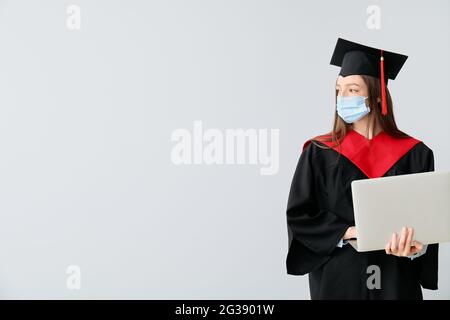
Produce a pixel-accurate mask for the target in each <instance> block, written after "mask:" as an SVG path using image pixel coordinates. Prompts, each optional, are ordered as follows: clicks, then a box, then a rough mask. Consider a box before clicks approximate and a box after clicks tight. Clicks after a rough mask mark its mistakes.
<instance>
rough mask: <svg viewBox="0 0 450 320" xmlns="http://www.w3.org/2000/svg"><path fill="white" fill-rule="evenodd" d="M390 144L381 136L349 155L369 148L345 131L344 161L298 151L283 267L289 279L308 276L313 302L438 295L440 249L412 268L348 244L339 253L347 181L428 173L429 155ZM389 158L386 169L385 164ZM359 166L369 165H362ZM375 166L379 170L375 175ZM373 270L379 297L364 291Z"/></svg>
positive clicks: (349, 216) (324, 152)
mask: <svg viewBox="0 0 450 320" xmlns="http://www.w3.org/2000/svg"><path fill="white" fill-rule="evenodd" d="M347 137H348V138H347ZM389 137H390V136H388V135H387V134H385V133H384V132H382V133H381V134H378V135H376V136H375V137H374V138H373V139H372V140H371V141H370V143H372V144H373V146H374V147H373V148H372V147H371V146H369V147H367V149H366V151H364V150H363V152H359V153H358V152H356V153H352V150H350V151H349V149H353V151H354V150H357V151H358V150H362V149H363V148H362V149H361V148H360V145H361V144H367V143H368V142H369V140H368V139H366V138H365V137H364V136H362V135H360V134H359V133H356V131H354V130H351V131H350V132H349V134H347V135H346V137H345V138H344V142H345V141H346V142H347V144H345V143H344V144H343V145H342V146H347V153H346V154H347V157H346V156H345V155H344V154H345V152H344V153H342V150H340V151H339V152H338V151H337V150H335V149H322V148H320V147H318V146H317V145H316V143H317V144H323V145H324V143H321V142H318V141H314V142H313V143H310V142H311V141H310V140H308V141H307V142H306V143H305V145H304V149H303V151H302V153H301V156H300V159H299V161H298V164H297V167H296V170H295V173H294V176H293V179H292V184H291V188H290V193H289V199H288V206H287V211H286V214H287V225H288V238H289V250H288V254H287V257H286V267H287V273H288V274H291V275H304V274H309V285H310V294H311V299H422V298H423V297H422V290H421V287H423V288H427V289H432V290H436V289H437V277H438V276H437V272H438V244H429V245H428V248H427V251H426V253H425V254H423V255H422V256H420V257H418V258H415V259H413V260H411V259H410V258H408V257H397V256H394V255H388V254H386V253H385V251H384V250H379V251H370V252H357V251H356V250H355V249H354V248H353V247H352V246H351V245H349V244H347V245H344V246H343V247H342V248H340V247H337V244H338V242H339V240H340V239H341V238H342V237H343V235H344V233H345V232H346V230H347V228H348V227H350V226H353V225H355V221H354V216H353V203H352V195H351V186H350V184H351V182H352V181H353V180H359V179H368V178H371V177H376V176H377V174H378V176H392V175H400V174H409V173H418V172H427V171H434V157H433V152H432V150H431V149H430V148H429V147H427V146H426V145H425V144H424V143H423V142H422V141H419V140H416V142H415V143H414V142H413V143H409V144H408V143H405V144H404V145H403V144H401V143H400V144H398V143H397V144H395V143H391V140H392V138H389ZM345 139H347V140H345ZM412 139H413V140H414V138H412ZM392 141H393V140H392ZM405 141H406V140H405ZM409 141H411V139H410V140H409ZM394 142H395V141H394ZM385 145H386V146H387V147H384V146H385ZM372 149H373V150H378V151H377V152H372V151H371V150H372ZM398 150H401V151H398ZM344 151H345V148H344ZM392 151H394V152H393V153H394V156H391V158H390V160H389V161H390V162H389V161H387V162H386V161H385V160H383V159H386V158H389V156H387V153H386V152H391V153H392ZM364 153H366V154H364ZM358 156H359V160H358ZM374 158H375V159H374ZM361 159H363V160H361ZM364 159H371V160H370V161H369V162H367V161H366V163H362V162H364V161H365V160H364ZM378 160H380V161H379V163H381V165H380V166H378V167H377V168H374V167H376V165H375V164H376V163H377V161H378ZM358 161H359V162H358ZM383 161H384V162H383ZM372 169H374V170H372ZM370 174H372V175H373V176H370ZM368 175H369V176H368ZM371 265H376V266H379V268H380V269H379V270H380V271H381V277H380V278H381V288H380V289H377V288H373V289H369V287H368V286H367V280H368V278H369V277H370V276H371V275H372V273H373V271H371V270H370V269H369V270H368V267H369V266H371Z"/></svg>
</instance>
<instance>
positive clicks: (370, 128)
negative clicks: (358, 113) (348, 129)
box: [352, 114, 382, 139]
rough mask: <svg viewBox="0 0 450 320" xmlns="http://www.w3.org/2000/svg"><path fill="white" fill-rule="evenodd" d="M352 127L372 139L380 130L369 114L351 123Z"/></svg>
mask: <svg viewBox="0 0 450 320" xmlns="http://www.w3.org/2000/svg"><path fill="white" fill-rule="evenodd" d="M352 128H353V130H355V131H356V132H358V133H359V134H361V135H363V136H365V137H366V138H367V139H372V138H373V137H374V136H376V135H377V134H378V133H380V132H381V131H382V129H381V127H380V126H379V124H378V123H377V122H376V121H375V118H374V117H371V116H370V114H368V115H366V116H365V117H364V118H362V119H360V120H358V121H356V122H354V123H352Z"/></svg>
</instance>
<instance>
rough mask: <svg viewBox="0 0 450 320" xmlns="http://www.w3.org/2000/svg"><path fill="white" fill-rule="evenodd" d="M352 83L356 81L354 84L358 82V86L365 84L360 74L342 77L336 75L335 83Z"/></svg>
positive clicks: (343, 84)
mask: <svg viewBox="0 0 450 320" xmlns="http://www.w3.org/2000/svg"><path fill="white" fill-rule="evenodd" d="M352 83H353V84H354V83H356V84H358V85H360V86H364V85H365V83H364V80H363V78H362V77H361V76H359V75H356V74H355V75H350V76H346V77H343V76H341V75H339V76H338V77H337V80H336V84H338V85H340V86H345V85H350V84H352Z"/></svg>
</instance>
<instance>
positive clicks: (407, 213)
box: [350, 171, 450, 252]
mask: <svg viewBox="0 0 450 320" xmlns="http://www.w3.org/2000/svg"><path fill="white" fill-rule="evenodd" d="M351 189H352V197H353V208H354V214H355V226H356V240H351V241H350V244H351V245H352V246H353V247H354V248H355V249H356V250H358V251H360V252H362V251H372V250H384V248H385V246H386V243H388V241H389V240H390V239H391V236H392V233H393V232H397V234H400V231H401V228H402V227H403V226H407V227H413V228H414V239H415V240H417V241H420V242H422V243H423V244H431V243H440V242H449V241H450V172H438V171H432V172H424V173H414V174H405V175H397V176H390V177H381V178H372V179H363V180H354V181H352V183H351Z"/></svg>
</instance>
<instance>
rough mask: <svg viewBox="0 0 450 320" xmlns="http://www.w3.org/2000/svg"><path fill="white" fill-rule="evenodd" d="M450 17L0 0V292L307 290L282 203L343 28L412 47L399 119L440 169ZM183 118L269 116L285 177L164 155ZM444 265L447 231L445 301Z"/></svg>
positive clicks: (238, 120) (287, 6)
mask: <svg viewBox="0 0 450 320" xmlns="http://www.w3.org/2000/svg"><path fill="white" fill-rule="evenodd" d="M70 4H76V5H79V6H80V7H81V30H79V31H69V30H68V29H67V27H66V19H67V14H66V8H67V6H68V5H70ZM373 4H375V5H379V6H380V7H381V10H382V12H381V13H382V16H381V18H382V20H381V23H382V24H381V29H380V30H369V29H368V28H367V27H366V20H367V17H368V14H367V13H366V8H367V7H368V6H369V5H373ZM449 21H450V7H449V2H448V1H445V0H442V1H360V0H358V1H356V0H354V1H286V0H284V1H260V0H259V1H256V0H254V1H249V0H240V1H230V0H227V1H213V0H204V1H197V0H196V1H181V0H179V1H173V0H171V1H162V0H161V1H124V0H123V1H111V0H108V1H107V0H96V1H91V0H90V1H87V0H72V1H56V0H54V1H49V0H47V1H31V0H28V1H17V0H15V1H0V41H1V49H0V152H1V153H0V298H75V299H78V298H126V299H129V298H152V299H166V298H192V299H197V298H211V299H216V298H261V299H266V298H267V299H272V298H273V299H278V298H289V299H290V298H292V299H309V289H308V282H307V277H306V276H305V277H295V276H289V275H287V274H286V270H285V258H286V253H287V229H286V218H285V209H286V204H287V197H288V192H289V187H290V183H291V179H292V175H293V173H294V169H295V165H296V163H297V161H298V157H299V155H300V150H301V146H302V144H303V142H304V141H305V140H306V139H307V138H309V137H311V136H314V135H316V134H319V133H324V132H326V131H327V130H329V129H330V128H331V123H332V114H333V108H334V106H333V100H334V81H335V78H336V75H337V73H338V68H336V67H333V66H330V65H329V60H330V57H331V54H332V50H333V48H334V44H335V42H336V39H337V38H338V37H344V38H347V39H350V40H353V41H357V42H362V43H365V44H368V45H373V46H378V47H380V46H381V47H383V48H385V49H386V50H392V51H397V52H400V53H404V54H407V55H409V59H408V60H407V62H406V64H405V66H404V69H403V70H402V72H401V73H400V74H399V76H398V78H397V79H396V80H395V81H390V83H389V87H390V90H391V93H392V95H393V98H394V108H395V115H396V119H397V123H398V125H399V127H400V128H401V129H402V130H404V131H406V132H408V133H409V134H411V135H413V136H415V137H416V138H418V139H420V140H423V141H424V142H425V143H426V144H427V145H428V146H429V147H430V148H432V149H433V151H434V154H435V160H436V170H449V169H450V165H449V164H450V148H449V141H450V127H449V120H450V117H449V115H450V108H449V102H448V101H449V100H448V88H449V87H450V78H449V71H450V68H449V62H448V58H449V57H450V44H449V42H450V40H449V39H450V32H449ZM194 120H201V121H203V125H204V128H205V129H206V128H217V129H220V130H225V129H227V128H256V129H260V128H263V129H264V128H266V129H271V128H279V129H280V170H279V172H278V174H276V175H272V176H262V175H260V173H259V169H260V166H259V165H222V166H221V165H213V166H208V165H197V166H187V165H185V166H175V165H174V164H173V163H172V162H171V159H170V151H171V149H172V147H173V145H174V142H172V141H171V139H170V137H171V133H172V131H173V130H175V129H177V128H186V129H188V130H191V131H192V126H193V121H194ZM73 264H75V265H79V266H80V267H81V272H82V280H81V285H82V287H81V290H78V291H71V290H68V289H67V288H66V278H67V275H66V268H67V266H69V265H73ZM449 266H450V247H449V245H448V244H444V245H442V246H441V255H440V275H439V276H440V281H439V285H440V289H439V291H433V292H432V291H425V297H426V298H438V299H447V298H450V275H449V272H448V269H449Z"/></svg>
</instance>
